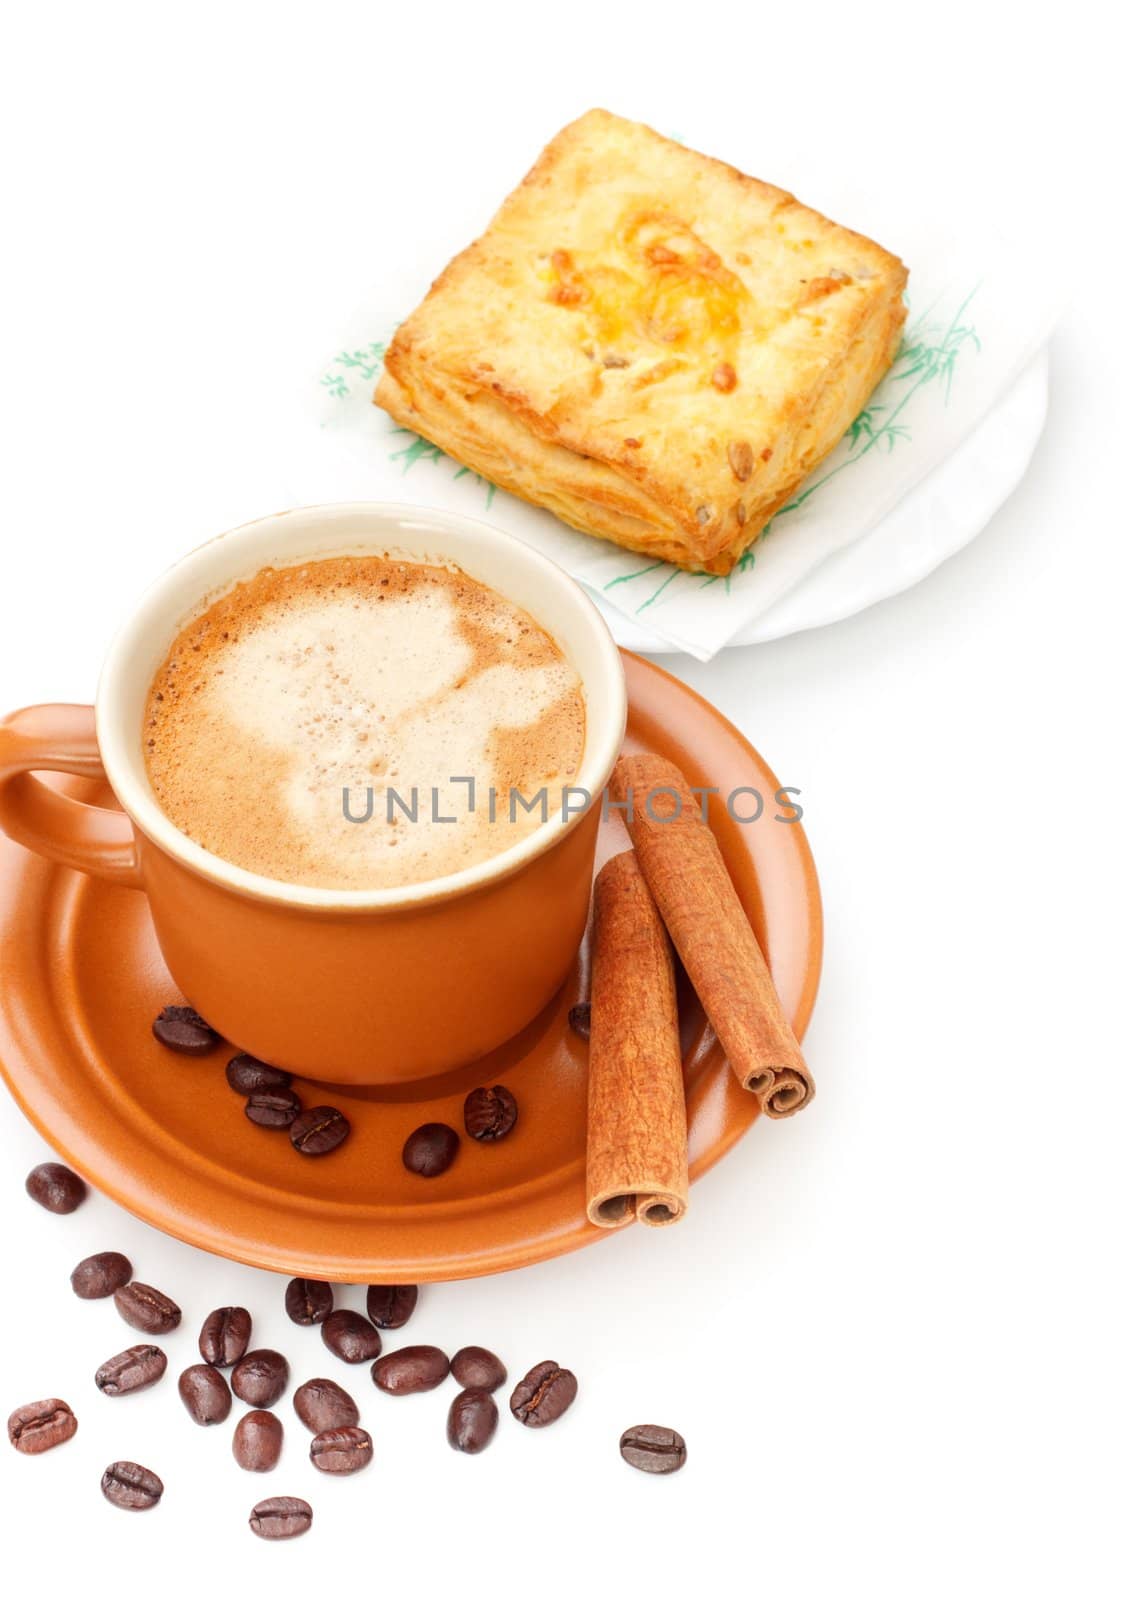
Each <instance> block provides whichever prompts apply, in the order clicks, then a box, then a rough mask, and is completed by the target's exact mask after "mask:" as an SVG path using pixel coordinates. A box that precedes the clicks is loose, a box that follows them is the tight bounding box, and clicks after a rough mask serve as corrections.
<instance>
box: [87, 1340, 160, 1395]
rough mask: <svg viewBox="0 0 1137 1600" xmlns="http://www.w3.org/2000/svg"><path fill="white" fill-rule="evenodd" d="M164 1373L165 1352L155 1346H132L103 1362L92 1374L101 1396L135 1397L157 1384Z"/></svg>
mask: <svg viewBox="0 0 1137 1600" xmlns="http://www.w3.org/2000/svg"><path fill="white" fill-rule="evenodd" d="M165 1370H166V1352H165V1351H164V1350H159V1348H158V1346H157V1345H156V1344H132V1345H131V1347H130V1349H129V1350H121V1351H120V1352H119V1354H118V1355H117V1356H111V1358H110V1360H109V1361H104V1362H103V1364H102V1366H101V1367H100V1368H99V1370H98V1371H97V1372H96V1373H95V1383H96V1385H97V1386H98V1388H99V1389H101V1390H102V1392H103V1394H109V1395H120V1394H137V1393H138V1391H139V1390H140V1389H149V1388H150V1386H151V1385H152V1384H155V1383H157V1382H158V1379H159V1378H160V1377H162V1375H163V1373H164V1372H165Z"/></svg>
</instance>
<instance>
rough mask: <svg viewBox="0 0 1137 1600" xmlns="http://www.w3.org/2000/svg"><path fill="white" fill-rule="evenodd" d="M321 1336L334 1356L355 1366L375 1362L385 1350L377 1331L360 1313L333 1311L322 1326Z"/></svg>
mask: <svg viewBox="0 0 1137 1600" xmlns="http://www.w3.org/2000/svg"><path fill="white" fill-rule="evenodd" d="M320 1335H321V1337H322V1339H323V1341H324V1343H325V1344H326V1345H327V1347H328V1349H329V1350H330V1351H331V1352H332V1354H333V1355H334V1356H339V1358H340V1360H341V1361H350V1362H351V1363H352V1365H353V1366H354V1365H356V1364H357V1363H359V1362H360V1361H374V1360H375V1357H376V1356H377V1355H378V1354H379V1352H380V1350H382V1348H383V1345H382V1342H381V1340H380V1338H379V1335H378V1334H377V1333H376V1332H375V1329H374V1328H373V1327H372V1326H371V1324H370V1323H369V1322H368V1320H367V1318H366V1317H361V1316H360V1314H359V1312H358V1311H333V1312H332V1314H331V1316H330V1317H327V1318H326V1319H325V1320H324V1322H323V1323H322V1324H321V1325H320Z"/></svg>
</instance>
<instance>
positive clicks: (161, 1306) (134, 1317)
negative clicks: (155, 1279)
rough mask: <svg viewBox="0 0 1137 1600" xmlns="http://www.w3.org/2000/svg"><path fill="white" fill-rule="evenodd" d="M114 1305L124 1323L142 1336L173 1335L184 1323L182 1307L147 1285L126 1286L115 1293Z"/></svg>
mask: <svg viewBox="0 0 1137 1600" xmlns="http://www.w3.org/2000/svg"><path fill="white" fill-rule="evenodd" d="M114 1303H115V1305H116V1306H117V1307H118V1314H119V1316H120V1317H121V1318H122V1320H123V1321H124V1322H129V1324H130V1326H131V1327H132V1328H137V1329H138V1331H139V1333H173V1331H174V1329H175V1328H176V1327H177V1326H178V1323H179V1322H180V1321H181V1320H182V1312H181V1307H180V1306H177V1305H175V1304H174V1302H173V1301H172V1300H171V1299H170V1297H169V1295H165V1294H163V1293H162V1291H161V1289H153V1288H151V1286H150V1285H149V1284H148V1283H124V1284H123V1286H122V1288H121V1289H116V1290H115V1292H114Z"/></svg>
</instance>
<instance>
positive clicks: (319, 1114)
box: [288, 1106, 351, 1156]
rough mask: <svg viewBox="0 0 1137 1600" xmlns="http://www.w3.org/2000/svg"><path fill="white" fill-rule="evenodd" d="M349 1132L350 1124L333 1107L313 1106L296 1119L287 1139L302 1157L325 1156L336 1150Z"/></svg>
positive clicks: (340, 1112)
mask: <svg viewBox="0 0 1137 1600" xmlns="http://www.w3.org/2000/svg"><path fill="white" fill-rule="evenodd" d="M350 1132H351V1123H350V1122H349V1121H348V1120H347V1118H346V1117H345V1116H344V1114H343V1112H342V1111H337V1110H336V1108H335V1106H313V1107H312V1109H311V1111H303V1112H301V1114H300V1116H298V1117H297V1118H296V1121H295V1122H294V1123H293V1124H292V1126H291V1128H290V1129H289V1130H288V1137H289V1138H290V1139H291V1140H292V1143H293V1144H294V1145H295V1147H296V1149H297V1150H299V1152H300V1154H301V1155H302V1156H326V1155H327V1154H328V1153H329V1152H330V1151H332V1150H336V1149H338V1148H339V1146H340V1145H341V1144H342V1143H343V1142H344V1140H345V1139H346V1138H347V1136H348V1134H349V1133H350Z"/></svg>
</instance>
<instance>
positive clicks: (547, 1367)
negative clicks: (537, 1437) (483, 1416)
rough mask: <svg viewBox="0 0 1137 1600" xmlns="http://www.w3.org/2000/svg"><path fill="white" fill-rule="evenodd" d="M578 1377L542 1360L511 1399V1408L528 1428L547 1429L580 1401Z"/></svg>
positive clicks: (517, 1388)
mask: <svg viewBox="0 0 1137 1600" xmlns="http://www.w3.org/2000/svg"><path fill="white" fill-rule="evenodd" d="M576 1387H577V1385H576V1378H575V1377H574V1376H573V1374H572V1373H571V1372H569V1371H568V1370H567V1368H565V1367H558V1365H557V1363H556V1362H555V1361H539V1362H538V1363H537V1365H536V1366H535V1367H534V1368H533V1369H532V1370H531V1371H530V1372H527V1373H526V1374H525V1376H524V1377H523V1378H522V1380H521V1382H520V1383H519V1384H518V1385H517V1387H516V1389H514V1391H513V1393H512V1395H510V1397H509V1409H510V1410H511V1411H512V1412H513V1415H514V1416H515V1417H516V1418H517V1420H518V1422H523V1423H524V1424H525V1426H526V1427H527V1428H547V1427H548V1425H549V1423H550V1422H556V1420H557V1418H558V1417H563V1416H564V1414H565V1412H566V1411H567V1410H568V1408H569V1406H571V1405H572V1403H573V1401H574V1400H575V1399H576Z"/></svg>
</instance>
